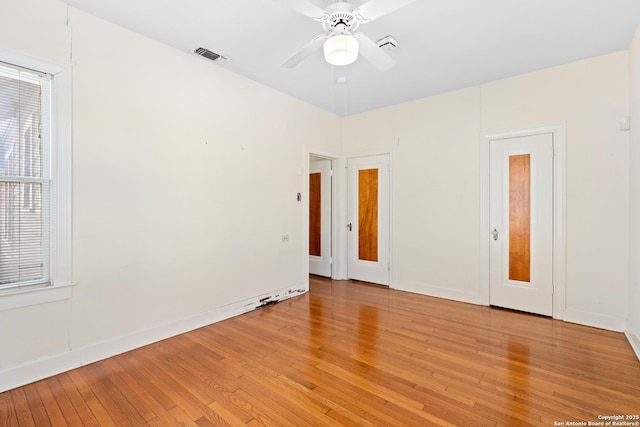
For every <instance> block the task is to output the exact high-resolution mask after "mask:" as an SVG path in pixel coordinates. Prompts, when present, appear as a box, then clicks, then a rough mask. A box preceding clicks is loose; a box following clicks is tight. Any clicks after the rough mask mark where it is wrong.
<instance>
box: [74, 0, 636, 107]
mask: <svg viewBox="0 0 640 427" xmlns="http://www.w3.org/2000/svg"><path fill="white" fill-rule="evenodd" d="M64 1H65V2H66V3H68V4H70V5H72V6H74V7H77V8H78V9H81V10H84V11H86V12H89V13H91V14H93V15H96V16H99V17H101V18H104V19H106V20H108V21H111V22H113V23H116V24H119V25H121V26H123V27H125V28H129V29H131V30H133V31H135V32H137V33H140V34H142V35H145V36H147V37H150V38H153V39H156V40H158V41H160V42H162V43H165V44H167V45H169V46H173V47H175V48H176V49H180V50H182V51H185V52H193V50H194V49H196V48H198V47H201V46H202V47H206V48H208V49H210V50H212V51H214V52H216V53H219V54H221V55H223V56H225V57H227V58H228V60H227V61H225V62H224V63H212V64H211V66H212V67H216V66H222V67H224V68H227V69H229V70H231V71H233V72H236V73H238V74H241V75H243V76H246V77H248V78H250V79H253V80H256V81H258V82H261V83H263V84H265V85H267V86H270V87H272V88H275V89H277V90H280V91H282V92H285V93H288V94H290V95H292V96H294V97H297V98H299V99H301V100H304V101H307V102H309V103H311V104H314V105H316V106H318V107H320V108H323V109H325V110H328V111H331V112H334V113H336V114H339V115H351V114H357V113H360V112H364V111H368V110H372V109H376V108H381V107H385V106H389V105H394V104H398V103H401V102H405V101H409V100H413V99H418V98H422V97H425V96H430V95H434V94H438V93H443V92H447V91H451V90H455V89H460V88H464V87H469V86H473V85H476V84H479V83H483V82H487V81H492V80H497V79H500V78H504V77H509V76H513V75H517V74H521V73H525V72H529V71H534V70H539V69H542V68H547V67H551V66H555V65H560V64H565V63H568V62H573V61H576V60H580V59H584V58H589V57H593V56H598V55H603V54H607V53H611V52H616V51H619V50H624V49H627V47H628V45H629V42H630V40H631V38H632V36H633V32H634V30H635V29H636V27H637V26H638V25H639V24H640V0H416V1H415V2H413V3H411V4H409V5H408V6H405V7H403V8H401V9H399V10H397V11H395V12H393V13H391V14H389V15H386V16H384V17H382V18H380V19H377V20H375V21H373V22H370V23H368V24H363V25H361V26H360V28H359V29H358V31H360V32H363V33H365V34H366V35H368V36H369V37H370V38H371V39H373V40H374V41H375V40H378V39H380V38H382V37H384V36H386V35H389V34H390V35H392V36H394V37H395V38H396V39H397V40H398V47H397V48H396V49H395V50H393V51H392V52H390V55H391V56H392V57H393V58H394V59H395V61H396V62H397V65H396V66H395V67H394V68H393V69H391V70H389V71H387V72H380V71H378V70H377V69H376V68H375V67H373V66H372V65H371V64H370V63H369V62H367V61H366V59H364V58H362V57H360V58H358V60H357V61H356V62H355V63H354V64H352V65H349V66H346V67H334V66H331V65H329V64H327V63H326V62H325V61H324V59H323V57H322V51H321V50H320V51H318V52H317V53H316V54H315V55H313V56H312V57H309V58H307V59H306V60H304V61H303V62H302V63H300V64H299V65H298V66H297V67H295V68H293V69H283V68H281V67H280V64H281V63H282V62H283V61H284V60H285V59H287V58H288V57H289V56H290V55H291V54H293V53H294V52H295V51H296V50H297V49H299V48H300V47H301V46H302V45H304V44H305V43H307V42H308V41H310V40H311V39H312V38H314V37H315V36H317V35H319V34H322V33H323V30H322V27H321V24H319V23H318V22H315V21H313V20H312V19H310V18H307V17H305V16H303V15H300V14H298V13H296V12H294V11H292V10H291V9H289V8H287V7H286V6H283V5H282V4H280V3H277V2H276V1H274V0H109V1H104V0H64ZM311 1H312V2H313V3H315V4H316V5H318V6H320V7H322V8H325V7H326V6H327V5H329V4H331V3H332V1H331V0H311ZM389 1H394V0H389ZM363 3H365V0H354V1H352V4H353V5H354V6H359V5H361V4H363ZM202 60H203V61H206V59H202ZM338 77H346V78H347V82H346V83H345V84H337V83H336V82H335V80H336V79H337V78H338Z"/></svg>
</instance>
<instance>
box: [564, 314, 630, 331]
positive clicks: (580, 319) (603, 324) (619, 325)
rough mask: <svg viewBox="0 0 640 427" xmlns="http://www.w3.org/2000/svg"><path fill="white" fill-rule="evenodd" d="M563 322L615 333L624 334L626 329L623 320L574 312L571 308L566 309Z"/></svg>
mask: <svg viewBox="0 0 640 427" xmlns="http://www.w3.org/2000/svg"><path fill="white" fill-rule="evenodd" d="M564 321H565V322H571V323H578V324H580V325H585V326H592V327H594V328H600V329H607V330H610V331H616V332H624V330H625V327H626V320H625V319H622V318H619V317H615V316H609V315H604V314H598V313H590V312H587V311H580V310H575V309H572V308H567V309H566V310H565V313H564Z"/></svg>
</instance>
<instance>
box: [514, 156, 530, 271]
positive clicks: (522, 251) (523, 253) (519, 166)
mask: <svg viewBox="0 0 640 427" xmlns="http://www.w3.org/2000/svg"><path fill="white" fill-rule="evenodd" d="M509 280H518V281H521V282H530V281H531V155H530V154H521V155H517V156H510V157H509Z"/></svg>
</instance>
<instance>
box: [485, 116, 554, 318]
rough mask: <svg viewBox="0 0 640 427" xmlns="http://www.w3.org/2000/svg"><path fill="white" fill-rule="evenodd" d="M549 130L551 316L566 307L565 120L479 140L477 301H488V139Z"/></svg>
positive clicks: (489, 143)
mask: <svg viewBox="0 0 640 427" xmlns="http://www.w3.org/2000/svg"><path fill="white" fill-rule="evenodd" d="M547 133H551V134H552V135H553V147H554V157H553V196H552V197H553V219H552V221H553V267H552V275H553V303H552V307H553V318H554V319H560V320H564V318H565V310H566V303H565V301H566V259H567V258H566V152H567V144H566V126H565V125H564V124H560V125H552V126H544V127H538V128H531V129H523V130H516V131H510V132H503V133H495V134H488V135H485V136H483V137H482V140H481V141H480V301H481V304H482V305H489V304H490V299H489V295H490V286H489V285H490V279H489V272H490V257H489V253H490V243H491V230H490V228H491V224H490V217H489V208H490V206H489V199H490V187H489V174H490V164H489V163H490V147H491V141H496V140H504V139H511V138H519V137H524V136H532V135H540V134H547Z"/></svg>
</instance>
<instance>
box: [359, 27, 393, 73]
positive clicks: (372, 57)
mask: <svg viewBox="0 0 640 427" xmlns="http://www.w3.org/2000/svg"><path fill="white" fill-rule="evenodd" d="M353 36H354V37H355V38H357V39H358V42H359V44H360V49H359V50H360V55H362V56H364V57H365V58H367V59H368V60H369V62H371V63H372V64H373V65H375V66H376V68H378V69H379V70H380V71H387V70H389V69H391V68H393V67H394V66H395V65H396V61H394V60H393V58H391V57H390V56H389V55H388V54H387V52H385V51H384V50H382V49H381V48H380V47H378V45H377V44H376V42H374V41H373V40H371V39H370V38H369V37H367V36H365V35H364V34H362V33H355V34H354V35H353Z"/></svg>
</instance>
